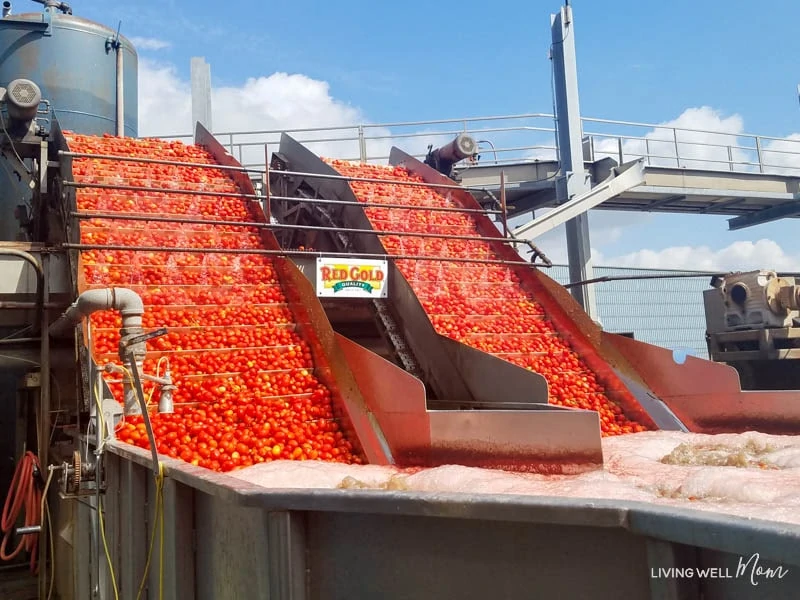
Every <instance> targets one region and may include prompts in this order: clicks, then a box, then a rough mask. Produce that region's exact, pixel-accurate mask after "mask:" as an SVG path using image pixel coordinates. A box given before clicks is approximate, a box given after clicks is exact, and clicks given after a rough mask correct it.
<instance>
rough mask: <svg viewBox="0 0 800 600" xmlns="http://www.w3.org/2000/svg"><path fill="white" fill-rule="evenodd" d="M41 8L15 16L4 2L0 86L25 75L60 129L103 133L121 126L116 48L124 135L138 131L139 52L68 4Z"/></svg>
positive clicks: (0, 21) (48, 1)
mask: <svg viewBox="0 0 800 600" xmlns="http://www.w3.org/2000/svg"><path fill="white" fill-rule="evenodd" d="M42 3H43V4H45V9H44V11H43V12H39V13H24V14H19V15H16V14H14V13H13V12H10V11H11V6H10V3H9V2H3V12H4V13H6V11H9V14H8V15H7V16H5V17H4V18H2V19H0V86H7V85H8V84H9V83H10V82H11V81H13V80H15V79H18V78H25V79H30V80H32V81H34V82H35V83H36V84H38V85H39V87H40V88H41V90H42V97H43V98H44V99H45V100H48V101H49V102H50V105H51V106H52V107H53V109H54V111H55V114H56V117H57V118H58V121H59V123H60V124H61V128H62V129H69V130H72V131H76V132H79V133H86V134H95V135H102V134H103V133H115V132H116V131H117V127H116V122H117V85H118V84H117V59H118V57H117V51H116V49H115V48H116V43H117V42H118V43H119V44H120V48H121V53H122V57H121V58H122V82H121V83H122V89H123V94H122V95H123V98H124V103H123V107H124V113H125V117H124V123H125V135H126V136H133V137H135V136H136V135H138V125H139V123H138V115H137V112H138V82H137V77H138V57H137V55H136V50H135V49H134V47H133V44H131V43H130V41H128V40H127V39H126V38H124V37H122V36H119V37H118V36H117V32H116V31H114V30H112V29H109V28H108V27H105V26H103V25H100V24H98V23H94V22H92V21H88V20H86V19H82V18H80V17H76V16H73V15H72V14H66V13H67V12H68V13H71V9H70V8H69V7H68V6H67V5H66V4H64V3H61V2H53V1H51V0H45V1H44V2H42Z"/></svg>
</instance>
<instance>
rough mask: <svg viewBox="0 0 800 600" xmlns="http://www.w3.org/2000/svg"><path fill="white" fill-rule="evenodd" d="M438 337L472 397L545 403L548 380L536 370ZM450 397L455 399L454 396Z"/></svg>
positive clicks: (496, 401)
mask: <svg viewBox="0 0 800 600" xmlns="http://www.w3.org/2000/svg"><path fill="white" fill-rule="evenodd" d="M438 338H439V340H438V341H439V344H441V345H442V347H443V348H444V350H445V352H446V353H447V354H448V355H449V356H450V359H451V360H452V361H453V363H454V364H455V366H456V368H457V369H458V371H459V373H460V374H461V376H462V377H463V379H464V383H465V384H466V385H467V388H468V389H469V391H470V394H471V395H472V397H473V398H474V399H475V401H477V402H481V403H486V404H489V405H491V404H497V405H500V404H502V403H504V402H518V403H522V404H527V403H531V402H536V403H539V404H544V405H547V397H548V392H547V380H546V379H545V378H544V377H543V376H542V375H540V374H539V373H534V372H533V371H528V370H527V369H521V368H519V367H518V366H517V365H514V364H512V363H510V362H508V361H506V360H503V359H501V358H497V357H495V356H492V355H491V354H487V353H486V352H481V351H480V350H476V349H475V348H471V347H470V346H467V345H465V344H461V343H459V342H456V341H455V340H451V339H450V338H447V337H445V336H443V335H439V336H438ZM498 392H502V394H498ZM450 399H452V400H457V398H455V397H451V398H450Z"/></svg>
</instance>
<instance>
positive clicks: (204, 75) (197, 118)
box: [191, 57, 233, 154]
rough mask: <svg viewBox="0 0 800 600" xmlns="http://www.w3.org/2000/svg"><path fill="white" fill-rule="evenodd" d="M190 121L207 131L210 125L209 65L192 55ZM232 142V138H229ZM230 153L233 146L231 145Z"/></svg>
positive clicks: (210, 128)
mask: <svg viewBox="0 0 800 600" xmlns="http://www.w3.org/2000/svg"><path fill="white" fill-rule="evenodd" d="M191 78H192V122H193V123H200V124H202V125H203V127H205V128H206V129H207V130H208V131H213V129H212V127H211V65H209V64H208V63H207V62H206V61H205V58H202V57H194V58H192V62H191ZM231 144H233V140H231ZM231 154H233V147H232V146H231Z"/></svg>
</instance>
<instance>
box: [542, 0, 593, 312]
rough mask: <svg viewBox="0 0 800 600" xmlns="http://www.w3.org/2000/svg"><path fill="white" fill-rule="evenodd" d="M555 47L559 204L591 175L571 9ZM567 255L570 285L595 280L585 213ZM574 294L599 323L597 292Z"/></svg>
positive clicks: (573, 226) (560, 18)
mask: <svg viewBox="0 0 800 600" xmlns="http://www.w3.org/2000/svg"><path fill="white" fill-rule="evenodd" d="M550 22H551V33H552V40H553V45H552V47H551V48H552V49H551V59H552V61H553V76H554V80H555V93H556V115H557V122H558V153H559V161H560V164H561V174H560V177H559V179H558V180H557V181H556V193H557V195H558V196H557V197H558V201H559V203H563V202H567V201H569V200H571V199H572V198H573V197H575V196H580V195H583V194H585V193H586V192H588V191H589V190H590V189H591V175H590V174H589V173H588V172H587V171H586V170H585V169H584V165H583V132H582V130H581V111H580V104H579V102H578V66H577V61H576V57H575V27H574V22H573V19H572V7H570V6H569V5H567V6H563V7H562V8H561V11H560V12H559V13H558V14H556V15H551V17H550ZM567 252H568V255H569V278H570V281H571V282H577V281H584V280H586V279H591V278H592V277H594V269H593V268H592V250H591V243H590V240H589V215H588V214H586V213H582V214H581V215H579V216H576V217H575V218H574V219H572V220H571V221H568V222H567ZM572 294H573V296H574V297H575V299H576V300H577V301H578V303H580V305H581V306H582V307H583V309H584V310H585V311H586V312H587V313H588V314H589V316H590V317H592V318H593V319H595V320H596V319H597V308H596V303H595V295H594V288H593V287H592V286H577V287H574V288H572Z"/></svg>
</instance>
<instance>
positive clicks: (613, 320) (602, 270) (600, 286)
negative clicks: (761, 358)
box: [544, 265, 709, 358]
mask: <svg viewBox="0 0 800 600" xmlns="http://www.w3.org/2000/svg"><path fill="white" fill-rule="evenodd" d="M544 272H545V273H546V274H547V275H549V276H550V277H552V278H553V279H555V280H556V281H558V282H559V283H561V284H565V283H568V282H569V270H568V268H567V267H566V266H564V265H556V266H553V268H551V269H546V270H544ZM691 273H692V271H669V270H656V269H632V268H624V267H595V268H594V276H595V277H609V276H623V277H631V276H636V275H662V274H663V275H670V274H691ZM593 285H594V286H595V294H596V298H597V311H598V313H599V315H600V321H601V322H602V324H603V328H604V329H605V330H606V331H609V332H612V333H629V332H633V335H634V337H635V338H636V339H637V340H640V341H642V342H647V343H649V344H653V345H656V346H661V347H662V348H668V349H670V350H678V351H685V352H686V353H688V354H690V355H692V356H697V357H699V358H708V348H707V346H706V341H705V332H706V316H705V309H704V307H703V291H704V290H707V289H708V288H709V277H708V276H698V277H696V278H684V279H639V280H630V279H629V280H625V281H609V282H606V283H596V284H593Z"/></svg>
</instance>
